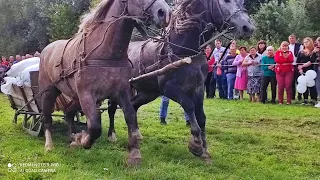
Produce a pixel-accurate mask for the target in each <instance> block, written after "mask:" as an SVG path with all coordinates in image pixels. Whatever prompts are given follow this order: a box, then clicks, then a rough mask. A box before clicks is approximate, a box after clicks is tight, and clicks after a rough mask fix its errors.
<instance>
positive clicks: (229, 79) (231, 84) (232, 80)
mask: <svg viewBox="0 0 320 180" xmlns="http://www.w3.org/2000/svg"><path fill="white" fill-rule="evenodd" d="M235 82H236V74H235V73H228V74H227V85H228V99H233V95H234V83H235Z"/></svg>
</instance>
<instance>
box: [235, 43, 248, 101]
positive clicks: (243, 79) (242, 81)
mask: <svg viewBox="0 0 320 180" xmlns="http://www.w3.org/2000/svg"><path fill="white" fill-rule="evenodd" d="M239 50H240V54H239V55H238V56H237V57H236V58H235V60H234V61H233V64H232V65H234V66H237V73H236V82H235V84H234V88H235V89H237V90H239V91H240V99H241V100H243V92H244V91H245V90H247V83H248V73H247V68H246V67H244V66H242V62H243V60H244V58H245V57H246V56H247V55H248V54H247V48H246V47H244V46H242V47H240V48H239Z"/></svg>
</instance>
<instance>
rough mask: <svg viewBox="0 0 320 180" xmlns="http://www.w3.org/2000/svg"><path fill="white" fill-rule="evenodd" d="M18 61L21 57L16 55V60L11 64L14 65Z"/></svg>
mask: <svg viewBox="0 0 320 180" xmlns="http://www.w3.org/2000/svg"><path fill="white" fill-rule="evenodd" d="M20 61H21V56H20V55H19V54H18V55H16V60H15V61H13V64H16V63H18V62H20Z"/></svg>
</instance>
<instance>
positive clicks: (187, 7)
mask: <svg viewBox="0 0 320 180" xmlns="http://www.w3.org/2000/svg"><path fill="white" fill-rule="evenodd" d="M197 1H201V0H177V1H176V3H177V4H176V5H175V7H174V10H173V13H172V19H171V22H170V24H169V26H168V29H169V30H170V29H174V30H175V32H176V33H179V34H182V33H183V32H184V31H186V30H189V29H191V28H194V27H197V28H199V29H200V28H201V27H200V23H201V21H202V20H201V18H200V17H201V16H202V14H203V13H204V12H203V13H200V14H195V13H194V12H193V8H194V3H196V2H197ZM201 2H202V1H201Z"/></svg>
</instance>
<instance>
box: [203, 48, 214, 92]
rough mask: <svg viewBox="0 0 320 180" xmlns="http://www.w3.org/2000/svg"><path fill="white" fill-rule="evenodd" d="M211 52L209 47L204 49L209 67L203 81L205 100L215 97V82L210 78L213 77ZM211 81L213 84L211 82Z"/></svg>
mask: <svg viewBox="0 0 320 180" xmlns="http://www.w3.org/2000/svg"><path fill="white" fill-rule="evenodd" d="M211 52H212V47H211V45H208V46H207V47H206V50H205V53H206V57H207V61H208V65H209V69H208V75H207V78H206V81H205V87H206V94H207V98H214V97H215V96H216V92H215V89H216V87H215V86H216V81H215V79H214V78H212V76H213V64H214V62H215V59H214V56H212V57H211V58H210V55H211ZM211 81H213V82H211Z"/></svg>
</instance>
